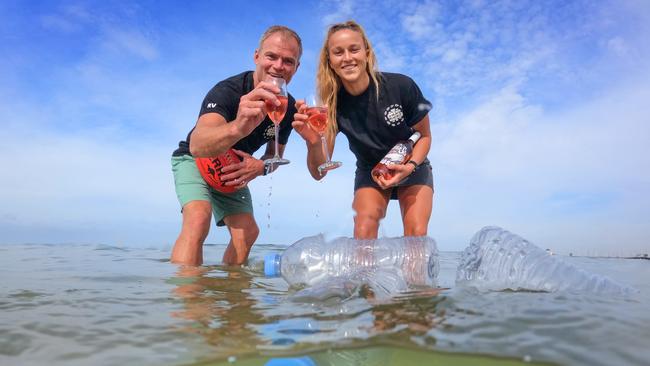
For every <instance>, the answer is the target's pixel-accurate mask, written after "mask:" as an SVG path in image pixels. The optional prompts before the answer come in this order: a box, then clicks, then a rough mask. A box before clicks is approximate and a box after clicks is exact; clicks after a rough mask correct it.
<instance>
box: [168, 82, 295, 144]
mask: <svg viewBox="0 0 650 366" xmlns="http://www.w3.org/2000/svg"><path fill="white" fill-rule="evenodd" d="M251 90H253V72H252V71H245V72H243V73H241V74H239V75H235V76H232V77H230V78H228V79H225V80H222V81H220V82H219V83H217V85H215V86H214V87H212V89H210V91H209V92H208V94H207V95H206V96H205V99H203V103H202V104H201V112H200V113H199V117H200V116H202V115H204V114H206V113H219V114H220V115H221V116H222V117H223V118H224V119H225V120H226V121H228V122H231V121H233V120H234V119H235V118H236V117H237V110H238V109H239V99H240V98H241V97H242V96H243V95H245V94H248V93H249V92H250V91H251ZM295 104H296V101H295V99H294V98H293V97H292V96H291V94H289V104H288V106H287V113H286V114H285V115H284V119H283V120H282V122H280V126H279V135H280V136H279V139H278V142H279V143H280V144H281V145H286V143H287V141H288V140H289V135H290V134H291V130H292V127H291V122H292V121H293V115H294V114H295V113H296V107H295ZM192 131H194V128H192V130H191V131H190V133H188V134H187V139H186V140H185V141H181V142H179V143H178V149H176V151H174V153H173V154H172V155H173V156H181V155H191V154H190V136H191V135H192ZM273 139H275V131H274V129H273V121H271V119H270V118H269V117H268V116H266V118H264V121H262V123H260V124H259V126H257V127H256V128H255V129H254V130H253V132H251V134H250V135H248V136H246V137H244V138H242V139H241V140H239V141H237V143H236V144H235V145H234V146H233V148H235V149H237V150H242V151H245V152H247V153H249V154H253V153H254V152H255V151H257V150H258V149H259V148H260V146H262V145H264V144H265V143H267V142H268V141H272V140H273Z"/></svg>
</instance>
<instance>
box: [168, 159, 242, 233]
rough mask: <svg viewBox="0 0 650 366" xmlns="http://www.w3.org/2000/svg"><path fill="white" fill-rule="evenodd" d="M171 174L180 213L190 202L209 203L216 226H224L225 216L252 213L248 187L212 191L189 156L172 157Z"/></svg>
mask: <svg viewBox="0 0 650 366" xmlns="http://www.w3.org/2000/svg"><path fill="white" fill-rule="evenodd" d="M172 172H173V173H174V185H175V186H176V196H178V201H179V202H180V204H181V212H182V211H183V209H182V207H184V206H185V205H186V204H187V203H188V202H190V201H197V200H198V201H210V203H211V204H212V214H213V215H214V219H215V222H216V223H217V226H224V225H225V223H224V222H223V218H224V217H226V216H229V215H234V214H239V213H250V214H252V213H253V201H252V198H251V191H250V190H249V189H248V187H244V188H242V189H240V190H238V191H236V192H233V193H221V192H219V191H217V190H215V189H213V188H212V187H210V186H209V185H208V184H207V183H206V182H205V181H204V180H203V177H201V173H199V169H198V168H197V167H196V163H195V162H194V158H193V157H191V156H190V155H183V156H172Z"/></svg>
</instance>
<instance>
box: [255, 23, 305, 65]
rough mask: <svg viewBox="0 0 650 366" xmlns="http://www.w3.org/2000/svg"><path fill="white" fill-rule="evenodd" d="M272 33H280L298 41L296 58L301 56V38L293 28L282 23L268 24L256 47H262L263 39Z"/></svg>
mask: <svg viewBox="0 0 650 366" xmlns="http://www.w3.org/2000/svg"><path fill="white" fill-rule="evenodd" d="M273 33H282V35H283V36H285V37H293V38H294V39H295V40H296V42H298V59H300V56H302V40H301V39H300V36H299V35H298V33H296V32H295V31H294V30H293V29H291V28H289V27H285V26H284V25H273V26H270V27H269V28H268V29H267V30H266V31H265V32H264V34H262V37H261V38H260V45H259V46H258V49H262V43H264V41H266V39H267V38H269V37H270V36H271V35H272V34H273Z"/></svg>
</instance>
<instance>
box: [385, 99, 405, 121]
mask: <svg viewBox="0 0 650 366" xmlns="http://www.w3.org/2000/svg"><path fill="white" fill-rule="evenodd" d="M384 120H386V123H388V125H389V126H397V125H398V124H400V123H402V122H404V112H402V106H401V105H399V104H391V105H389V106H388V107H386V110H385V111H384Z"/></svg>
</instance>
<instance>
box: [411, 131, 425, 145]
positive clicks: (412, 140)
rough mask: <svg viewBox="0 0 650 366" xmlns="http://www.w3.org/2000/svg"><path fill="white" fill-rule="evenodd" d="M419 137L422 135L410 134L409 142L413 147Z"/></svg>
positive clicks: (417, 133)
mask: <svg viewBox="0 0 650 366" xmlns="http://www.w3.org/2000/svg"><path fill="white" fill-rule="evenodd" d="M421 136H422V134H421V133H420V132H418V131H415V133H414V134H412V135H411V137H409V141H411V142H412V143H413V145H415V143H416V142H418V140H419V139H420V137H421Z"/></svg>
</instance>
